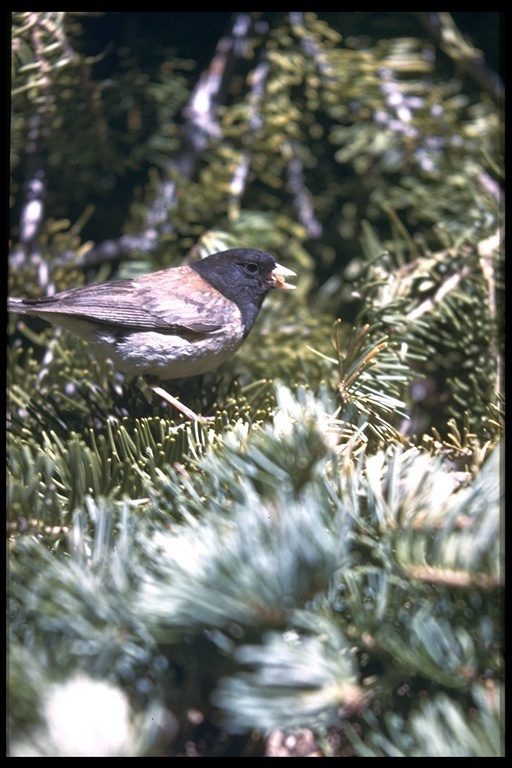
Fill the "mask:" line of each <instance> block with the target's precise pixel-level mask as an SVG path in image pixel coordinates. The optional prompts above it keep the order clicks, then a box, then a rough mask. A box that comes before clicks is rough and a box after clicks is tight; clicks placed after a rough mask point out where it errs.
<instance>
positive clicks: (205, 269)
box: [190, 248, 295, 334]
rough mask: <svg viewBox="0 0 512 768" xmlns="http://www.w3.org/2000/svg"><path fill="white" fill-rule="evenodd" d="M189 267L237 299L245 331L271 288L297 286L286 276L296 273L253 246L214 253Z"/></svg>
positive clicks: (248, 329)
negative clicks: (288, 280)
mask: <svg viewBox="0 0 512 768" xmlns="http://www.w3.org/2000/svg"><path fill="white" fill-rule="evenodd" d="M190 266H191V267H192V269H194V270H195V271H196V272H197V273H198V274H199V275H201V277H202V278H203V279H204V280H206V281H207V282H208V283H210V285H212V286H213V287H214V288H216V289H217V290H218V291H220V292H221V293H222V294H223V295H224V296H226V298H228V299H230V300H231V301H234V302H235V304H236V305H237V306H238V308H239V309H240V311H241V313H242V318H243V322H244V327H245V332H246V334H247V333H248V332H249V331H250V329H251V328H252V325H253V324H254V321H255V320H256V317H257V315H258V312H259V310H260V308H261V305H262V303H263V299H264V298H265V296H266V295H267V293H268V292H269V291H270V290H272V289H273V288H279V289H285V290H292V289H294V288H295V286H294V285H290V283H287V282H286V277H291V276H292V275H295V272H292V270H291V269H287V268H286V267H283V266H281V265H280V264H278V263H277V261H276V260H275V259H274V257H273V256H271V255H270V253H265V252H264V251H256V250H253V249H252V248H234V249H232V250H229V251H221V252H220V253H213V254H211V255H210V256H207V257H206V258H204V259H202V261H199V262H196V263H195V264H191V265H190Z"/></svg>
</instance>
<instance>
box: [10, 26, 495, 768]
mask: <svg viewBox="0 0 512 768" xmlns="http://www.w3.org/2000/svg"><path fill="white" fill-rule="evenodd" d="M499 21H500V16H499V14H498V13H495V12H479V13H464V12H461V13H454V14H452V15H449V14H446V13H445V14H441V13H413V12H411V13H404V14H402V13H401V14H397V13H390V12H381V13H375V12H372V13H369V12H368V13H322V14H318V15H315V14H313V13H305V14H303V13H301V12H290V13H287V14H284V13H270V12H268V13H250V14H246V13H237V14H228V13H217V12H215V13H205V12H172V13H166V12H105V13H104V12H41V13H39V12H15V13H14V14H13V27H12V29H13V34H12V46H13V68H12V123H11V187H10V191H11V219H10V237H11V248H10V255H9V264H10V269H9V285H10V290H11V291H12V292H13V293H19V294H30V295H37V294H40V293H46V292H51V291H53V290H60V289H62V288H67V287H70V286H72V285H77V284H81V283H83V282H88V281H91V280H100V279H107V278H109V277H111V276H128V275H133V274H138V273H140V272H141V271H150V270H152V269H156V268H158V267H162V266H169V265H172V264H175V263H178V262H180V261H182V260H183V259H184V258H196V257H199V256H204V255H206V254H207V253H209V252H212V251H215V250H222V249H223V248H226V247H230V246H231V245H237V244H242V245H249V246H253V247H257V248H266V249H269V250H271V251H272V252H274V253H276V254H277V255H278V258H279V260H280V261H282V262H283V263H285V264H287V265H289V266H291V267H293V268H294V269H295V270H296V271H297V272H298V274H299V278H300V279H299V287H298V290H297V291H296V292H295V294H294V295H293V296H289V297H288V296H287V297H285V299H289V300H288V301H286V300H283V297H281V296H280V297H277V296H272V297H270V299H269V301H268V305H267V306H266V307H265V311H264V312H263V313H262V316H261V318H260V319H259V320H258V325H257V327H256V328H255V330H254V332H253V333H252V334H251V336H250V337H249V339H248V340H247V342H246V343H245V344H244V347H243V348H242V350H241V351H240V352H239V353H238V354H237V356H236V357H235V358H234V359H233V360H232V361H230V362H229V363H227V364H226V365H225V366H223V368H222V370H221V371H219V372H216V373H214V374H211V375H210V376H208V377H205V378H204V379H198V380H193V381H187V382H186V383H185V385H184V387H183V390H182V393H181V394H182V396H184V397H185V398H186V399H187V400H188V401H190V405H191V406H192V407H194V408H196V409H197V408H198V409H202V410H203V411H205V412H212V413H216V421H215V424H214V426H213V427H212V428H210V429H208V428H206V427H203V426H201V425H193V426H191V425H181V426H178V428H176V424H175V422H174V421H173V419H174V418H176V415H175V414H174V413H170V412H169V410H168V409H167V408H166V407H164V406H163V405H162V404H160V403H153V402H150V401H149V399H148V395H147V393H146V392H145V391H144V390H143V389H139V388H138V386H136V385H135V384H132V383H131V382H127V381H125V380H124V379H123V378H122V377H121V376H120V375H119V374H118V373H117V372H115V371H112V370H111V366H110V364H109V363H108V362H106V361H100V360H96V359H93V358H91V356H90V355H89V353H88V349H87V345H86V344H84V343H82V342H81V341H80V340H78V339H76V338H74V337H72V336H71V335H70V334H67V333H64V332H62V331H60V330H59V329H48V328H46V327H45V326H44V324H43V323H39V322H38V321H30V322H29V323H23V324H20V323H17V322H16V320H15V319H12V320H11V321H10V325H9V331H10V341H11V343H10V348H9V350H8V364H7V370H8V379H9V396H8V439H9V443H8V489H7V490H8V505H7V507H8V535H9V548H10V549H9V551H10V564H11V569H10V580H9V626H10V682H11V695H10V720H9V727H10V733H11V734H12V738H13V741H14V750H13V754H22V753H26V752H28V753H30V754H38V755H50V754H52V755H53V754H59V755H62V756H64V755H67V754H77V755H81V756H83V755H84V754H108V755H112V756H114V755H117V756H120V755H130V756H131V755H136V754H137V755H138V754H173V755H174V754H178V755H180V754H186V755H188V756H195V755H198V754H199V755H206V756H213V755H215V754H220V755H243V756H250V755H254V754H265V755H267V756H271V755H276V756H284V755H290V754H291V755H295V754H297V755H298V754H301V750H302V753H305V754H323V755H328V756H340V755H352V754H358V755H373V756H376V755H379V756H391V755H399V754H400V755H407V756H409V755H425V754H429V755H430V754H432V755H437V756H439V755H446V754H450V755H452V754H453V755H471V756H475V755H479V756H484V755H485V756H487V755H490V754H498V753H499V752H500V748H501V724H500V705H499V696H500V683H501V679H502V658H501V656H502V653H501V626H500V619H501V596H502V587H503V581H502V575H501V553H500V551H499V511H500V502H501V490H500V485H499V471H500V463H499V448H498V445H499V440H500V437H501V435H502V432H503V403H502V398H501V394H500V393H501V390H502V378H503V368H502V354H503V333H502V330H503V303H502V296H503V290H504V287H503V279H502V278H503V275H502V260H501V258H500V254H501V250H500V244H501V234H502V233H501V226H502V221H501V203H502V201H501V185H502V160H503V153H502V150H503V147H502V142H503V132H502V123H501V119H500V118H501V111H502V107H503V87H502V84H501V81H500V79H499V76H498V75H497V74H496V72H497V70H498V68H499V57H498V52H499V45H498V42H499ZM457 25H458V26H457ZM475 46H476V49H475ZM478 49H481V50H478ZM280 382H285V384H282V383H280ZM77 675H78V676H77ZM59 683H61V684H62V685H61V686H60V687H59V685H58V684H59ZM102 685H105V686H107V687H106V688H105V687H103V688H102V687H99V688H98V687H97V686H102ZM75 696H76V697H77V698H78V700H79V701H80V707H81V711H82V715H81V718H80V722H81V725H82V732H83V733H85V734H86V735H87V738H85V737H83V735H82V736H80V734H78V733H75V732H74V730H73V728H72V725H71V724H67V721H66V718H65V712H66V711H68V710H70V708H71V709H72V707H73V706H77V705H73V702H74V701H75V698H74V697H75ZM101 697H107V698H109V697H112V701H113V702H115V703H114V704H113V707H112V712H113V711H114V710H115V711H117V712H119V716H118V717H117V718H116V717H114V716H112V718H109V717H108V716H107V717H105V718H104V719H103V720H102V721H101V722H100V721H99V718H98V720H95V716H94V713H95V710H96V708H97V707H96V704H95V702H97V701H99V698H101ZM116 697H117V698H116ZM109 700H110V699H109ZM59 702H61V703H60V704H59ZM88 702H91V703H90V704H89V703H88ZM477 733H478V734H480V735H479V737H478V738H475V734H477Z"/></svg>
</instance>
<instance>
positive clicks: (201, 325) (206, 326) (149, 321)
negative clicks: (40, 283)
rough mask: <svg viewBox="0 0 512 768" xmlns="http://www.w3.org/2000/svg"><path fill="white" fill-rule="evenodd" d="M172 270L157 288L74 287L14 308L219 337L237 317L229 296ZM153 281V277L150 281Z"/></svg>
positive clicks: (143, 283)
mask: <svg viewBox="0 0 512 768" xmlns="http://www.w3.org/2000/svg"><path fill="white" fill-rule="evenodd" d="M180 271H181V270H180V269H173V270H170V271H169V273H168V276H167V275H166V276H165V277H164V278H163V280H162V281H161V282H160V285H159V286H158V287H157V286H155V283H154V282H153V283H152V282H151V281H147V280H144V279H141V278H138V279H135V280H117V281H113V282H111V283H101V284H98V285H94V284H93V285H88V286H84V287H82V288H72V289H71V290H69V291H64V292H63V293H60V294H56V295H55V296H48V297H43V298H39V299H23V300H17V301H16V303H14V302H12V303H11V304H10V309H11V310H12V311H14V312H16V311H19V312H26V313H29V314H35V315H41V316H44V315H45V314H52V315H53V319H54V320H55V316H56V315H59V314H61V315H68V316H70V315H73V316H75V317H82V318H83V319H84V320H91V321H96V322H100V323H108V324H109V325H113V326H115V327H117V328H119V329H122V328H132V329H133V328H137V329H139V330H157V331H160V332H168V333H173V332H174V333H176V332H180V331H192V332H195V333H214V332H215V331H218V330H220V329H221V328H222V327H224V326H225V325H226V324H227V323H229V322H230V321H231V320H232V318H233V312H237V311H238V310H237V309H236V307H234V305H232V304H231V303H229V302H227V301H226V299H225V297H223V296H222V295H221V294H219V293H218V291H216V290H215V289H213V288H211V287H210V286H208V285H207V284H205V283H204V282H203V281H201V282H202V284H200V285H196V286H195V287H194V286H191V285H190V283H188V284H187V281H186V280H185V279H184V278H185V275H180ZM147 277H153V276H147ZM155 289H156V290H155Z"/></svg>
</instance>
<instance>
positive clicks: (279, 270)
mask: <svg viewBox="0 0 512 768" xmlns="http://www.w3.org/2000/svg"><path fill="white" fill-rule="evenodd" d="M287 277H296V274H295V272H292V270H291V269H287V268H286V267H283V266H282V265H281V264H276V266H275V267H274V269H273V270H272V272H271V273H270V285H271V288H281V289H282V290H285V291H294V290H295V288H296V287H297V286H296V285H292V284H291V283H287V282H286V278H287Z"/></svg>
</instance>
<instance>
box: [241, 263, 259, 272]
mask: <svg viewBox="0 0 512 768" xmlns="http://www.w3.org/2000/svg"><path fill="white" fill-rule="evenodd" d="M244 269H245V271H246V272H247V274H248V275H255V274H256V273H257V272H258V271H259V270H258V265H257V264H255V263H254V262H252V261H249V262H247V263H246V264H244Z"/></svg>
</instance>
